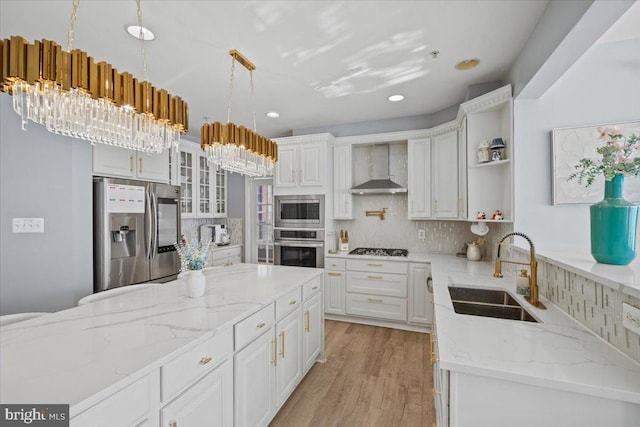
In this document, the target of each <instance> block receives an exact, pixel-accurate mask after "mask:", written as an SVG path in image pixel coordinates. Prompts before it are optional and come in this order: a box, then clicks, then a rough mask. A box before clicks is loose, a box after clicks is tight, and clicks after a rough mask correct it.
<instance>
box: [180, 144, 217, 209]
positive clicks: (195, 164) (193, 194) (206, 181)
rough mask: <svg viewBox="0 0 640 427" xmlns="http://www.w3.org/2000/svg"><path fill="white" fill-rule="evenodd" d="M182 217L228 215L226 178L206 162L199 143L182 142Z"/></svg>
mask: <svg viewBox="0 0 640 427" xmlns="http://www.w3.org/2000/svg"><path fill="white" fill-rule="evenodd" d="M177 168H178V173H177V175H178V181H179V183H180V189H181V201H180V208H181V213H182V217H183V218H218V217H226V216H227V191H226V185H227V175H226V171H224V170H219V171H217V170H216V167H215V166H213V165H211V164H210V163H209V162H208V161H207V157H206V156H205V154H204V151H202V150H201V149H200V147H199V146H198V145H196V144H192V143H188V142H187V143H185V142H183V143H182V144H181V145H180V156H179V162H178V165H177Z"/></svg>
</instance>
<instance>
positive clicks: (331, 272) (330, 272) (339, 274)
mask: <svg viewBox="0 0 640 427" xmlns="http://www.w3.org/2000/svg"><path fill="white" fill-rule="evenodd" d="M327 274H328V275H329V276H342V273H334V272H333V271H327ZM314 289H315V288H314Z"/></svg>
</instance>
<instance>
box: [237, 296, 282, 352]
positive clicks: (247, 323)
mask: <svg viewBox="0 0 640 427" xmlns="http://www.w3.org/2000/svg"><path fill="white" fill-rule="evenodd" d="M274 322H275V318H274V308H273V303H271V304H269V305H267V306H266V307H264V308H263V309H261V310H260V311H258V312H257V313H254V314H252V315H251V316H249V317H247V318H246V319H244V320H242V321H241V322H238V323H236V326H235V341H236V346H235V349H236V351H238V350H240V349H241V348H242V347H244V346H245V345H247V344H249V343H250V342H251V341H253V340H254V339H255V338H257V337H259V336H260V335H261V334H262V333H263V332H265V331H268V330H269V328H270V327H271V325H273V323H274Z"/></svg>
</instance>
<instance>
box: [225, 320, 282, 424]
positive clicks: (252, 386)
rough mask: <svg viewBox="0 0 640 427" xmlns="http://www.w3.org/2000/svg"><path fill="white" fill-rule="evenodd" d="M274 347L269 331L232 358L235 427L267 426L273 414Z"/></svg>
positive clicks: (275, 358) (276, 358) (275, 353)
mask: <svg viewBox="0 0 640 427" xmlns="http://www.w3.org/2000/svg"><path fill="white" fill-rule="evenodd" d="M277 345H278V343H277V340H276V335H275V332H274V328H273V327H272V328H269V329H268V330H267V331H265V333H264V334H263V335H261V336H260V337H258V338H257V339H256V340H255V341H253V342H252V343H251V344H249V345H248V346H247V347H246V348H244V349H243V350H241V351H239V352H238V353H236V355H235V357H234V372H235V374H234V378H235V390H234V395H235V399H234V402H235V411H234V419H235V425H236V426H238V427H259V426H266V425H267V424H268V423H269V421H271V418H272V417H273V415H274V413H275V410H276V363H278V354H277Z"/></svg>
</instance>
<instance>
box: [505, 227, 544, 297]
mask: <svg viewBox="0 0 640 427" xmlns="http://www.w3.org/2000/svg"><path fill="white" fill-rule="evenodd" d="M511 236H520V237H522V238H524V239H525V240H526V241H527V242H528V243H529V262H528V263H525V262H519V261H511V260H506V259H501V258H500V249H501V248H502V244H503V243H504V241H505V240H506V239H507V238H508V237H511ZM503 262H506V263H509V264H522V265H528V266H529V268H530V269H531V290H530V292H529V296H527V297H525V299H526V300H527V302H529V304H531V305H532V306H534V307H536V308H540V309H546V308H547V307H545V306H544V304H542V303H541V302H540V290H539V288H538V261H537V260H536V248H535V245H534V244H533V242H532V241H531V239H530V238H529V236H527V235H526V234H524V233H520V232H517V231H514V232H512V233H509V234H507V235H505V236H504V237H503V238H502V239H500V241H499V242H498V255H497V256H496V268H495V271H494V273H493V277H498V278H501V277H503V276H502V263H503Z"/></svg>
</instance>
